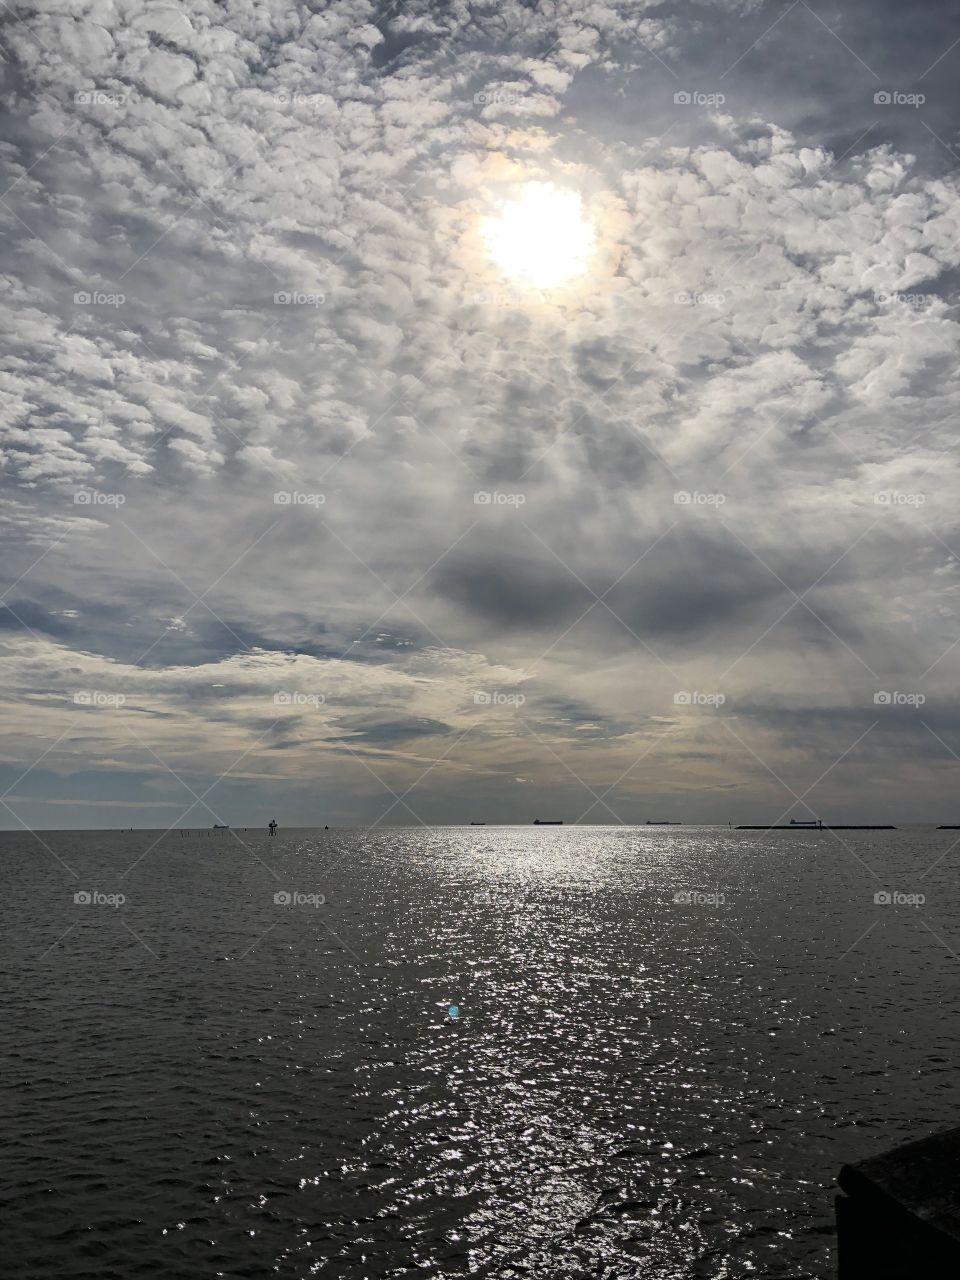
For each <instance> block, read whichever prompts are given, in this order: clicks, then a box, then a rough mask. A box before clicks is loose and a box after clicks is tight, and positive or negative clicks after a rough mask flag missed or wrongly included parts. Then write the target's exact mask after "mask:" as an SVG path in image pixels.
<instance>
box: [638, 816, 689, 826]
mask: <svg viewBox="0 0 960 1280" xmlns="http://www.w3.org/2000/svg"><path fill="white" fill-rule="evenodd" d="M643 825H644V826H645V827H682V826H683V823H682V822H674V820H673V819H672V818H664V819H663V820H662V821H660V822H654V820H653V819H652V818H648V819H647V820H646V822H645V823H644V824H643Z"/></svg>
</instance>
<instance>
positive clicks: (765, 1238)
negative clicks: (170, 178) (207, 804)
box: [0, 827, 960, 1280]
mask: <svg viewBox="0 0 960 1280" xmlns="http://www.w3.org/2000/svg"><path fill="white" fill-rule="evenodd" d="M158 835H159V833H103V832H100V833H98V832H72V833H67V832H61V833H54V834H47V835H45V836H44V840H45V841H46V843H47V845H48V846H49V850H48V849H45V848H44V847H43V846H41V845H40V844H38V843H37V842H36V841H35V840H34V839H33V838H32V837H29V836H27V835H19V834H13V833H8V834H5V835H0V857H2V865H3V869H4V880H5V890H4V899H3V911H4V917H5V920H4V958H3V966H2V973H3V986H4V991H3V998H4V1007H5V1010H6V1026H5V1037H4V1051H3V1058H4V1061H3V1072H2V1082H3V1084H2V1087H3V1091H4V1095H5V1096H4V1099H3V1113H4V1115H5V1116H6V1125H5V1129H6V1143H5V1161H4V1181H3V1195H4V1207H3V1212H2V1215H0V1236H2V1240H0V1243H2V1245H3V1249H4V1257H5V1258H6V1259H7V1264H8V1265H11V1273H12V1274H17V1275H21V1276H25V1277H26V1276H29V1277H31V1280H34V1278H35V1280H47V1278H48V1277H49V1278H51V1280H52V1278H53V1277H57V1278H58V1280H76V1278H77V1277H94V1276H97V1277H105V1278H108V1280H109V1278H110V1277H122V1278H123V1280H128V1278H129V1277H133V1276H151V1277H154V1276H164V1277H181V1276H183V1277H193V1276H196V1277H213V1276H216V1275H222V1276H226V1277H246V1276H251V1277H252V1276H258V1277H262V1276H267V1275H273V1276H279V1277H282V1278H284V1280H286V1278H292V1277H298V1278H299V1277H310V1276H316V1277H321V1278H323V1280H327V1278H329V1280H334V1278H336V1280H340V1278H341V1277H342V1278H344V1280H355V1278H356V1280H359V1278H360V1277H369V1278H370V1280H373V1278H374V1277H376V1278H377V1280H379V1278H380V1277H400V1276H412V1275H414V1274H416V1275H435V1276H449V1277H455V1276H467V1275H476V1276H496V1277H504V1278H506V1277H520V1276H537V1277H548V1278H552V1277H556V1278H557V1280H561V1278H563V1280H566V1278H567V1277H571V1278H573V1277H587V1276H589V1277H594V1278H595V1277H609V1278H610V1280H613V1277H617V1278H621V1277H634V1276H637V1277H641V1276H642V1277H649V1278H652V1280H680V1278H681V1277H716V1278H717V1280H720V1278H722V1277H731V1278H733V1277H747V1276H752V1277H779V1278H786V1277H791V1278H793V1280H796V1278H798V1277H804V1276H807V1277H813V1276H816V1277H828V1276H831V1275H832V1271H833V1265H834V1263H833V1258H832V1244H833V1240H832V1190H831V1184H832V1181H833V1178H834V1175H835V1173H836V1171H837V1169H838V1168H839V1165H840V1164H841V1163H842V1162H843V1161H845V1160H851V1159H859V1158H861V1157H863V1156H865V1155H867V1154H869V1153H872V1152H874V1151H877V1150H880V1149H881V1148H883V1147H885V1146H888V1145H893V1144H894V1143H896V1142H897V1141H899V1140H901V1139H903V1138H907V1137H917V1136H922V1135H923V1134H925V1133H927V1132H930V1131H932V1130H933V1129H935V1128H938V1127H941V1126H944V1125H947V1124H951V1123H956V1115H957V1106H958V1102H960V1083H958V1079H957V1074H956V1071H955V1069H954V1065H953V1064H954V1063H955V1062H956V1060H957V1058H958V1051H960V1044H958V1038H960V1030H958V1028H960V1023H958V1020H957V1018H956V1016H955V1015H956V1012H957V1003H958V992H960V984H958V980H957V979H958V969H960V962H958V960H957V957H956V955H954V954H953V952H954V951H960V926H958V923H957V922H958V920H960V912H958V908H960V892H958V889H957V887H956V857H957V854H956V852H950V853H947V856H946V857H942V858H941V855H942V854H944V852H945V851H946V850H949V849H951V847H952V845H953V842H954V838H955V836H956V833H951V832H934V831H932V830H930V829H919V828H914V829H908V830H905V831H899V832H858V833H847V834H846V835H845V837H844V840H843V841H842V842H841V841H840V840H839V839H838V838H836V837H835V836H832V835H830V834H829V833H827V832H803V833H797V834H793V833H790V832H783V833H773V834H770V835H764V834H760V833H751V832H740V833H737V832H732V831H728V830H726V829H710V828H700V829H683V828H658V829H655V830H652V831H651V830H644V829H642V828H640V829H635V828H611V827H605V828H604V827H596V828H583V827H582V828H556V827H555V828H545V829H544V828H541V829H517V828H502V829H501V828H495V827H485V828H482V829H478V828H473V829H470V828H467V829H462V830H461V829H452V828H438V829H431V830H425V829H413V828H405V829H392V830H377V831H373V832H368V833H359V832H337V831H328V832H324V831H292V832H283V831H281V833H280V834H279V835H278V836H277V837H276V838H275V839H274V840H270V839H269V838H268V837H267V836H266V835H265V833H260V832H257V833H252V832H251V833H247V834H243V833H241V834H240V836H239V838H237V837H235V836H234V835H232V834H224V835H220V834H218V835H216V836H213V837H210V836H204V837H199V838H198V837H195V836H194V837H190V838H187V839H182V838H180V837H179V836H178V835H177V834H176V833H174V834H172V835H170V836H167V837H165V838H164V839H162V840H161V841H160V842H159V843H158V844H157V845H156V847H154V848H152V849H150V846H151V844H152V843H153V842H154V841H155V840H156V839H157V836H158ZM241 841H243V842H245V843H241ZM148 849H149V850H150V851H149V852H148V853H147V854H146V856H145V857H142V858H141V855H142V854H143V853H144V851H145V850H148ZM53 855H57V857H59V858H61V859H62V860H63V861H64V862H65V863H66V864H67V865H68V866H69V867H70V868H72V869H73V870H74V871H75V872H76V877H77V878H76V879H74V877H73V876H71V874H70V873H69V871H67V870H66V869H65V868H64V866H62V865H61V864H60V863H59V862H58V861H57V857H55V856H53ZM938 858H939V859H940V861H939V862H938V861H937V859H938ZM137 859H140V861H136V860H137ZM134 863H136V865H135V866H134V865H133V864H134ZM934 864H935V865H934ZM131 866H132V870H128V869H129V868H131ZM931 868H932V869H931ZM124 872H127V874H125V875H124V874H123V873H124ZM874 873H875V874H874ZM883 890H888V891H890V892H891V893H900V894H904V895H911V894H912V895H914V896H916V895H918V894H920V895H922V896H923V897H924V898H925V902H923V903H922V904H920V905H912V904H911V905H905V904H901V905H894V904H891V905H884V904H882V903H876V902H875V901H874V895H875V893H877V892H878V891H883ZM77 892H82V893H87V894H89V895H90V896H91V897H95V895H96V894H97V893H99V894H100V895H103V898H104V899H106V898H108V897H109V895H116V894H118V893H122V894H123V895H124V897H125V899H126V901H125V902H123V903H122V904H121V905H112V904H111V903H110V902H109V901H105V900H101V901H91V902H89V903H75V902H74V894H75V893H77ZM277 894H281V895H286V897H287V899H288V901H287V902H286V903H285V904H284V903H283V902H282V900H281V902H280V903H278V902H275V895H277ZM321 898H325V899H326V901H325V903H323V904H321V902H320V899H321ZM678 899H679V900H678ZM844 953H845V954H844ZM454 1010H456V1011H455V1012H454Z"/></svg>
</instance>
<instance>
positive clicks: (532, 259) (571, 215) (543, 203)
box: [483, 182, 594, 289]
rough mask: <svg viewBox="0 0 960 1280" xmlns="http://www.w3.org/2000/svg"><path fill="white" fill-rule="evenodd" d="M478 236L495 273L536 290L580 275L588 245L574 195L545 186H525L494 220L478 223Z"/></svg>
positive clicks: (590, 237)
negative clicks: (479, 225)
mask: <svg viewBox="0 0 960 1280" xmlns="http://www.w3.org/2000/svg"><path fill="white" fill-rule="evenodd" d="M483 236H484V239H485V240H486V243H487V248H488V250H489V252H490V256H491V258H492V259H493V261H494V262H495V263H496V264H497V266H498V267H499V268H500V269H501V271H503V272H504V273H505V274H506V275H508V276H510V277H511V278H512V279H514V280H519V281H523V282H525V283H527V284H530V285H532V286H533V287H534V288H537V289H552V288H554V287H555V286H557V285H561V284H565V283H566V282H567V281H568V280H570V279H572V278H573V277H574V276H577V275H580V274H581V273H582V272H583V271H585V270H586V268H587V264H588V261H589V258H590V253H591V251H592V249H593V244H594V234H593V227H592V226H591V225H590V222H589V221H588V219H587V218H586V217H585V216H584V212H583V203H582V201H581V199H580V197H579V195H577V193H576V192H574V191H562V190H560V189H559V188H558V187H555V186H553V185H552V184H551V183H549V182H530V183H528V184H527V185H526V187H524V189H523V192H522V194H521V195H520V197H519V198H518V199H516V200H508V201H506V202H505V203H504V204H503V206H502V208H501V210H500V213H499V215H498V216H497V217H493V218H486V219H484V224H483Z"/></svg>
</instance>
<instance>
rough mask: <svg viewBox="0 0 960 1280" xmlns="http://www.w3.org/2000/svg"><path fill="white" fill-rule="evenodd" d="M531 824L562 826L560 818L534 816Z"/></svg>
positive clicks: (537, 825) (536, 825)
mask: <svg viewBox="0 0 960 1280" xmlns="http://www.w3.org/2000/svg"><path fill="white" fill-rule="evenodd" d="M533 825H534V826H535V827H562V826H563V819H562V818H534V820H533Z"/></svg>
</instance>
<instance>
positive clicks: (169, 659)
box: [0, 0, 960, 830]
mask: <svg viewBox="0 0 960 1280" xmlns="http://www.w3.org/2000/svg"><path fill="white" fill-rule="evenodd" d="M0 57H2V62H0V74H2V77H3V94H2V108H3V122H2V127H0V192H2V194H0V233H2V237H3V239H2V251H3V252H2V258H3V266H2V271H3V286H4V287H3V291H2V296H0V309H2V324H3V329H4V334H3V338H4V341H3V344H2V373H0V397H2V407H0V468H2V476H0V479H2V486H3V499H2V509H0V510H2V526H0V527H2V532H3V543H4V549H3V554H2V570H0V793H2V800H0V827H2V828H6V829H9V830H21V829H24V828H30V829H34V828H35V829H42V828H69V827H141V828H146V827H151V828H166V827H171V826H186V827H204V826H210V825H211V824H212V823H214V822H226V823H231V824H233V825H238V826H248V825H249V826H256V825H265V824H266V822H267V821H268V820H269V818H271V817H274V816H276V817H277V818H278V820H279V821H280V822H281V825H285V826H296V825H313V824H321V825H322V824H325V823H329V824H330V825H360V824H375V823H378V824H384V825H390V824H395V823H402V824H418V823H426V824H431V823H459V822H469V821H487V822H490V823H493V822H497V821H504V822H528V821H531V820H532V819H533V818H535V817H540V818H563V819H564V820H565V821H567V822H575V821H581V822H601V823H615V822H625V823H631V822H644V821H646V820H647V819H652V820H663V819H671V820H678V821H679V820H683V821H691V822H723V823H727V822H734V823H736V822H768V821H770V822H773V821H776V820H778V819H779V820H784V819H786V818H788V817H790V816H794V817H798V818H808V817H810V816H817V817H822V818H823V819H824V820H825V821H831V820H832V821H857V820H867V821H868V820H871V819H872V820H875V821H884V822H891V821H892V822H896V821H901V822H908V821H943V822H950V821H954V822H956V821H960V801H958V800H957V798H956V791H957V785H956V784H957V780H958V766H960V698H958V693H957V687H958V684H957V675H958V670H960V631H958V627H957V620H958V585H960V576H958V574H960V569H958V559H957V557H958V554H960V528H958V516H957V510H956V503H955V494H956V492H957V482H958V465H957V454H956V436H957V429H956V424H957V414H958V407H960V389H958V384H957V379H956V364H957V346H958V333H960V330H958V324H957V303H956V286H957V279H958V275H957V272H958V267H960V200H958V194H960V175H958V167H957V166H958V161H960V150H958V149H957V144H958V141H960V138H958V110H957V109H958V105H960V88H958V84H960V80H958V70H960V23H958V22H957V21H956V20H954V21H951V20H950V14H949V10H948V7H947V6H942V5H936V4H932V3H926V4H920V5H915V6H905V5H901V4H892V3H890V2H889V0H881V2H880V3H866V2H864V3H857V2H852V3H846V4H844V5H842V6H833V7H828V6H827V5H825V4H824V3H822V2H818V3H817V4H815V5H813V4H807V3H805V0H796V2H795V3H782V2H778V3H772V2H767V0H704V3H700V4H688V3H668V4H656V3H644V2H643V0H609V2H607V3H602V2H598V3H588V2H584V0H577V2H576V3H574V2H573V0H559V2H557V3H550V4H547V3H543V4H535V3H519V2H516V0H506V2H504V0H496V2H494V0H490V2H488V3H463V2H458V3H452V4H448V5H438V4H431V3H425V2H424V0H401V3H393V4H380V5H377V4H371V3H365V2H361V0H345V2H344V3H331V4H321V3H310V4H304V3H295V2H293V0H283V3H279V0H259V2H258V3H256V4H254V3H251V2H250V0H222V2H220V3H213V2H212V0H191V3H188V4H177V5H173V4H168V3H149V2H148V3H144V2H143V0H69V3H68V2H67V0H45V2H44V4H43V5H42V6H41V11H39V12H37V11H35V9H34V7H33V6H28V5H21V4H16V5H14V6H12V8H11V9H10V10H9V11H8V17H7V21H6V25H5V28H4V32H3V34H2V37H0Z"/></svg>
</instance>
